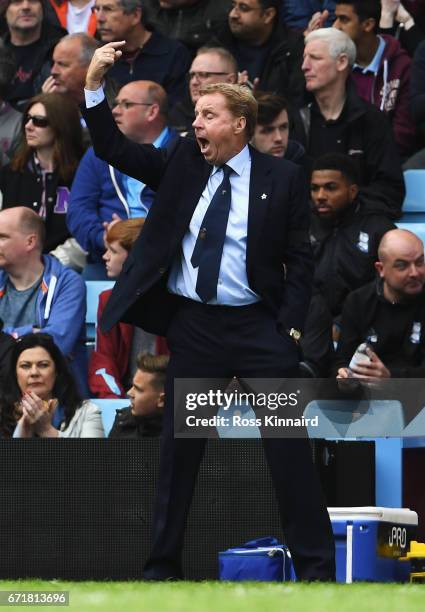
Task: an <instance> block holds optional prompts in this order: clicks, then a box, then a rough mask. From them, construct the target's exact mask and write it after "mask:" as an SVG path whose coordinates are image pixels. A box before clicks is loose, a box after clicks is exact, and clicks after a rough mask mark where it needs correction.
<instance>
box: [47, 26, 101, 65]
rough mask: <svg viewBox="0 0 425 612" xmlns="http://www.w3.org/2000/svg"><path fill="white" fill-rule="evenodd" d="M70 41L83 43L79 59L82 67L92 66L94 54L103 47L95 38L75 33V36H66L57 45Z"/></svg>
mask: <svg viewBox="0 0 425 612" xmlns="http://www.w3.org/2000/svg"><path fill="white" fill-rule="evenodd" d="M68 40H79V41H81V51H80V56H79V58H78V59H79V62H80V64H81V65H82V66H88V65H89V64H90V62H91V60H92V57H93V55H94V52H95V51H96V49H97V48H98V47H100V45H101V43H100V42H99V41H98V40H96V39H95V38H93V36H89V35H88V34H86V33H85V32H75V33H74V34H67V35H66V36H64V37H63V38H61V39H60V40H59V41H58V43H57V44H58V45H60V44H61V43H62V42H66V41H68Z"/></svg>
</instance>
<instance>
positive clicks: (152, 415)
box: [108, 353, 168, 439]
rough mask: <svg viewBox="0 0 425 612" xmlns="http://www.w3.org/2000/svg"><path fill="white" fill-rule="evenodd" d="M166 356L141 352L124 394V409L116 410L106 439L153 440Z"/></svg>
mask: <svg viewBox="0 0 425 612" xmlns="http://www.w3.org/2000/svg"><path fill="white" fill-rule="evenodd" d="M167 365H168V356H167V355H157V356H155V355H149V353H141V354H140V355H139V356H138V357H137V370H136V372H135V374H134V376H133V382H132V386H131V388H130V390H129V391H128V393H127V395H128V397H129V398H130V400H131V404H130V406H129V407H128V408H121V409H119V410H117V415H116V417H115V421H114V424H113V425H112V429H111V431H110V433H109V436H108V438H121V439H130V438H156V437H158V436H160V435H161V431H162V413H163V410H164V401H165V393H164V387H165V375H166V370H167Z"/></svg>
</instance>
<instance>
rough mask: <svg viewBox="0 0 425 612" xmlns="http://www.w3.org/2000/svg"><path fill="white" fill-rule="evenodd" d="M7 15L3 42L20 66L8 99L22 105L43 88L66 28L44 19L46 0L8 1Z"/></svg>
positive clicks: (12, 102) (15, 104) (19, 105)
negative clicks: (55, 50) (56, 48)
mask: <svg viewBox="0 0 425 612" xmlns="http://www.w3.org/2000/svg"><path fill="white" fill-rule="evenodd" d="M5 16H6V23H7V31H6V33H5V34H4V35H3V41H4V44H5V45H6V46H7V47H9V48H10V49H11V50H12V51H13V54H14V56H15V60H16V66H17V70H16V73H15V78H14V81H13V83H12V88H11V90H10V93H9V95H8V98H7V99H8V101H9V102H10V103H11V104H12V105H13V106H15V107H17V108H18V107H21V108H22V107H23V106H24V105H25V103H26V102H27V100H29V99H30V98H32V97H33V96H35V95H36V94H37V93H38V92H39V91H40V89H41V85H42V83H43V82H44V81H45V79H46V77H47V76H48V75H49V72H50V66H51V59H52V51H53V47H54V46H55V45H56V43H57V41H58V40H59V39H60V38H62V36H64V35H65V34H66V31H65V30H63V29H62V28H57V27H55V26H53V25H52V24H50V23H49V22H47V21H46V20H45V19H44V10H43V2H42V0H8V5H7V9H6V13H5Z"/></svg>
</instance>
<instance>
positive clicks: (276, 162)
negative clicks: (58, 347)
mask: <svg viewBox="0 0 425 612" xmlns="http://www.w3.org/2000/svg"><path fill="white" fill-rule="evenodd" d="M83 114H84V118H85V120H86V122H87V125H88V127H89V130H90V133H91V137H92V141H93V146H94V150H95V152H96V155H97V156H98V157H100V158H101V159H104V160H105V161H107V162H108V163H110V164H111V165H113V166H115V167H116V168H118V169H119V170H121V172H124V173H125V174H128V175H130V176H133V177H134V178H136V179H139V180H142V181H143V182H144V183H146V185H148V186H149V187H151V188H152V189H153V190H154V191H155V192H156V197H155V200H154V203H153V204H152V206H151V209H150V211H149V214H148V216H147V218H146V221H145V224H144V227H143V230H142V232H141V234H140V236H139V238H138V240H137V241H136V243H135V245H134V246H133V249H132V251H131V252H130V254H129V256H128V258H127V260H126V262H125V264H124V267H123V270H122V273H121V275H120V277H119V278H118V280H117V283H116V285H115V287H114V290H113V292H112V295H111V298H110V299H109V301H108V304H107V306H106V308H105V311H104V313H103V317H102V320H101V327H102V329H104V330H105V331H107V330H109V329H110V328H111V327H112V326H113V325H114V324H116V323H117V322H118V321H125V322H127V323H132V324H134V325H137V326H139V327H142V328H143V329H145V330H146V331H150V332H152V333H155V334H159V335H165V334H166V331H167V326H168V323H169V321H170V317H172V315H173V312H174V309H175V304H176V301H177V300H176V297H175V296H173V295H172V294H170V293H169V292H168V291H167V289H166V281H167V276H168V272H169V270H170V267H171V264H172V262H173V260H174V258H175V257H179V254H180V248H181V242H182V239H183V237H184V235H185V232H186V231H187V228H188V226H189V224H190V221H191V218H192V215H193V212H194V210H195V208H196V205H197V204H198V201H199V199H200V197H201V194H202V192H203V190H204V188H205V185H206V183H207V181H208V178H209V175H210V172H211V166H210V165H209V164H208V163H207V162H206V161H205V159H204V157H203V156H202V155H201V152H200V150H199V147H198V144H197V143H196V141H195V140H192V139H189V138H180V139H178V140H177V141H176V142H175V144H174V146H173V147H172V149H169V150H163V149H155V148H154V147H153V146H152V145H140V144H136V143H134V142H132V141H130V140H128V139H127V138H126V137H125V136H124V135H123V134H122V133H121V132H120V131H119V129H118V128H117V127H116V124H115V121H114V119H113V117H112V114H111V112H110V110H109V108H108V105H107V103H106V101H103V102H102V103H101V104H99V105H98V106H95V107H93V108H91V109H83ZM250 153H251V178H250V186H249V209H248V238H247V251H246V269H247V276H248V282H249V285H250V287H251V289H253V290H254V291H255V292H256V293H257V294H259V295H260V296H261V298H262V300H263V301H264V304H265V305H266V306H267V307H268V308H269V309H270V310H271V311H272V312H273V313H274V315H275V317H276V323H277V326H278V328H279V330H281V331H284V330H285V329H290V328H291V327H295V328H296V329H302V328H303V325H304V320H305V317H306V315H307V310H308V305H309V301H310V295H311V287H312V279H313V260H312V254H311V248H310V241H309V236H308V229H309V219H310V212H309V204H308V198H307V180H306V178H305V175H304V172H303V170H302V168H300V167H299V166H297V165H295V164H293V163H292V162H289V161H286V160H284V159H278V158H275V157H272V156H270V155H264V154H262V153H259V152H258V151H256V150H255V149H253V148H251V147H250Z"/></svg>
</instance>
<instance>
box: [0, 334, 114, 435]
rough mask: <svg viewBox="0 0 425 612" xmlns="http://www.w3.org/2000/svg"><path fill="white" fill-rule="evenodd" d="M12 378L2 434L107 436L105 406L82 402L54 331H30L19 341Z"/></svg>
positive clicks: (1, 409) (5, 399) (12, 359)
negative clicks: (103, 418)
mask: <svg viewBox="0 0 425 612" xmlns="http://www.w3.org/2000/svg"><path fill="white" fill-rule="evenodd" d="M7 381H8V384H7V387H6V388H5V389H4V391H3V398H2V400H0V401H1V404H0V413H1V415H2V416H1V424H2V431H1V432H0V436H2V437H10V436H11V435H12V434H13V437H14V438H34V437H37V438H104V437H105V433H104V430H103V425H102V417H101V413H100V410H99V408H98V407H97V406H96V405H95V404H93V403H92V402H90V401H83V400H82V398H81V396H80V394H79V392H78V390H77V385H76V383H75V381H74V379H73V377H72V374H71V372H70V370H69V367H68V363H67V361H66V359H65V357H64V356H63V355H62V353H61V352H60V350H59V348H58V347H57V346H56V344H55V343H54V342H53V339H52V338H51V336H49V335H48V334H43V333H39V334H28V335H26V336H22V337H21V338H20V340H19V342H16V343H15V345H14V346H13V348H12V351H11V356H10V364H9V370H8V374H7ZM15 426H16V427H15Z"/></svg>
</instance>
